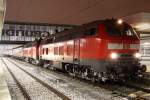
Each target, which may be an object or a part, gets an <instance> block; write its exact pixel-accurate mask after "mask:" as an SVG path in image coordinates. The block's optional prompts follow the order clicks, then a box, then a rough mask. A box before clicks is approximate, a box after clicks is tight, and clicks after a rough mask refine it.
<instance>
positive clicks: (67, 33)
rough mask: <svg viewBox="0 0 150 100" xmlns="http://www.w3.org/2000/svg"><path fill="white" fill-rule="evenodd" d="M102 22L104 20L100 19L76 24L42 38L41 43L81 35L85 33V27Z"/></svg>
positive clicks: (91, 26)
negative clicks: (68, 28)
mask: <svg viewBox="0 0 150 100" xmlns="http://www.w3.org/2000/svg"><path fill="white" fill-rule="evenodd" d="M102 22H104V21H101V20H98V21H93V22H90V23H86V24H83V25H81V26H77V27H75V28H73V29H70V30H65V31H62V32H58V33H55V34H52V35H50V36H49V37H47V38H45V39H44V40H42V44H47V43H52V42H58V41H65V40H70V39H73V38H76V37H82V36H84V35H85V30H86V29H89V28H95V27H96V26H97V25H98V24H100V23H102Z"/></svg>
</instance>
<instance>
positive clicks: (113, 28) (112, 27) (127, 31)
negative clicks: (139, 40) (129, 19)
mask: <svg viewBox="0 0 150 100" xmlns="http://www.w3.org/2000/svg"><path fill="white" fill-rule="evenodd" d="M105 25H106V31H107V33H108V34H109V35H110V36H130V37H137V36H138V35H137V33H136V32H135V31H134V29H133V28H132V27H131V26H130V25H128V24H127V23H122V24H118V23H117V21H109V22H106V23H105Z"/></svg>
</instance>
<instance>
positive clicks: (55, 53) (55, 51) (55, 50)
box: [54, 47, 58, 55]
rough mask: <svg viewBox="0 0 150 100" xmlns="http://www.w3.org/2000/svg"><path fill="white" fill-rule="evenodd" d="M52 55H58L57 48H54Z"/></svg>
mask: <svg viewBox="0 0 150 100" xmlns="http://www.w3.org/2000/svg"><path fill="white" fill-rule="evenodd" d="M54 55H58V47H54Z"/></svg>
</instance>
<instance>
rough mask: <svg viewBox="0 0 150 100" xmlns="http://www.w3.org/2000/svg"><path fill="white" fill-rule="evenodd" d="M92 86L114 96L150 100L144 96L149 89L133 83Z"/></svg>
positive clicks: (96, 84)
mask: <svg viewBox="0 0 150 100" xmlns="http://www.w3.org/2000/svg"><path fill="white" fill-rule="evenodd" d="M43 70H45V69H43ZM45 71H47V70H45ZM57 74H62V73H59V72H58V73H57ZM65 76H66V75H65ZM67 77H68V76H67ZM75 79H76V78H75ZM78 79H79V78H77V80H78ZM79 81H83V82H86V83H89V84H91V82H89V81H86V80H79ZM93 85H95V86H99V87H102V88H105V89H108V90H110V91H113V93H114V94H116V95H120V96H122V97H129V98H132V99H133V100H150V99H149V98H150V97H145V95H147V94H149V93H150V89H147V88H144V87H140V86H137V85H135V83H134V84H133V83H132V84H131V83H121V84H120V83H119V85H118V83H115V84H113V85H111V84H99V83H94V84H93ZM119 88H120V89H119ZM143 95H144V96H143Z"/></svg>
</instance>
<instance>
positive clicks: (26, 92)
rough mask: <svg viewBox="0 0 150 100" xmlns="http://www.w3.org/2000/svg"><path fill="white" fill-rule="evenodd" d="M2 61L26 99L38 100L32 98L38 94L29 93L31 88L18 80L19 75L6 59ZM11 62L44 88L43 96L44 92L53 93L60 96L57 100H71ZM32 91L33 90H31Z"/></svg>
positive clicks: (46, 99)
mask: <svg viewBox="0 0 150 100" xmlns="http://www.w3.org/2000/svg"><path fill="white" fill-rule="evenodd" d="M2 61H3V63H4V64H5V66H6V68H7V69H8V71H9V72H10V74H11V75H12V77H13V79H14V80H15V82H16V84H17V85H18V87H19V89H20V90H21V92H22V94H23V96H24V98H25V99H26V100H37V98H33V97H32V96H34V97H35V95H36V94H34V92H31V91H30V92H29V90H28V89H30V88H28V89H27V88H26V86H24V85H23V83H22V82H20V81H19V79H17V75H16V74H15V72H14V71H12V68H10V67H9V65H8V63H7V62H6V61H5V60H4V59H2ZM10 62H11V64H13V65H15V66H16V67H17V68H18V69H20V70H21V71H22V72H24V73H26V75H28V77H30V78H33V80H35V81H36V85H37V84H40V85H39V86H43V87H42V89H43V90H41V95H42V92H43V93H44V92H45V94H46V95H49V94H50V93H53V95H54V97H56V96H58V97H57V98H55V99H56V100H71V99H70V98H68V97H67V96H65V95H64V94H62V93H61V92H59V91H57V90H55V89H54V88H53V87H51V86H49V85H48V84H46V83H45V82H43V81H42V80H40V79H38V78H37V77H35V76H33V75H32V74H30V73H28V72H27V71H26V70H24V69H22V68H21V67H19V66H18V65H17V64H15V63H14V62H12V61H10ZM35 81H34V82H35ZM34 82H33V83H34ZM37 82H38V83H37ZM34 84H35V83H34ZM34 84H33V85H32V86H33V87H34ZM38 88H40V87H38ZM31 89H32V88H31ZM36 89H37V87H36ZM35 92H37V91H35ZM32 93H33V94H32ZM37 97H40V96H39V94H38V96H37ZM43 97H44V95H43ZM47 97H49V96H47ZM41 99H42V100H50V99H51V98H49V99H48V98H45V99H44V98H41ZM38 100H40V99H39V98H38Z"/></svg>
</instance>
